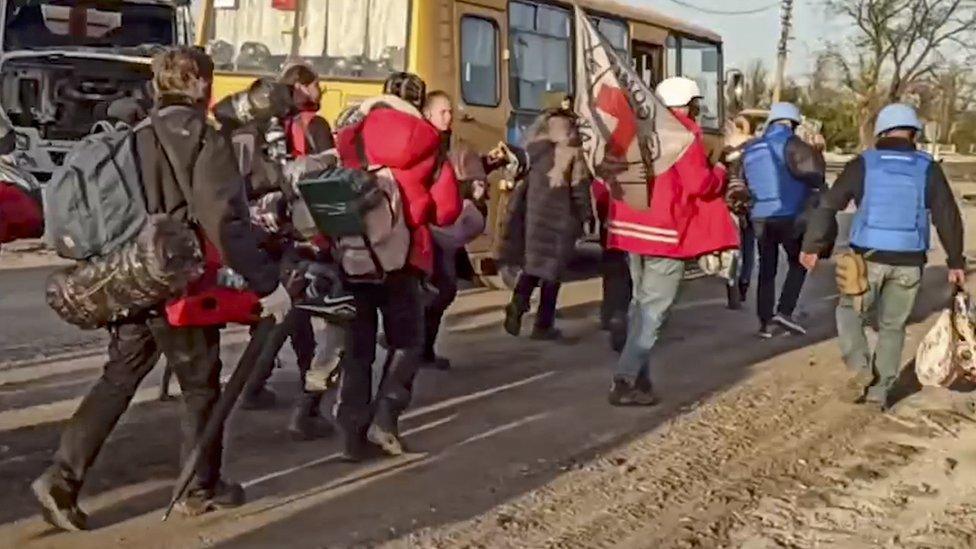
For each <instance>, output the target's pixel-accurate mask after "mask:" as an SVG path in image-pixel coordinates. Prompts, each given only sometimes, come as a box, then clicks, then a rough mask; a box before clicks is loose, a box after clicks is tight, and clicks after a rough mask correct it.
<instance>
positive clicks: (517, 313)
mask: <svg viewBox="0 0 976 549" xmlns="http://www.w3.org/2000/svg"><path fill="white" fill-rule="evenodd" d="M524 314H525V313H524V312H523V311H522V309H521V308H519V306H518V305H517V304H515V303H509V304H508V306H507V307H505V331H506V332H508V333H509V335H512V336H515V337H518V336H520V335H522V315H524Z"/></svg>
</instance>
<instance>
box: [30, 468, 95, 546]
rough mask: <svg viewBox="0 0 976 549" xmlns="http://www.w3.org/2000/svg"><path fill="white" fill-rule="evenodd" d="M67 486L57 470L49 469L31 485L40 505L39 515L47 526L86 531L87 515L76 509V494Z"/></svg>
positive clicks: (69, 530) (70, 530)
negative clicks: (41, 515)
mask: <svg viewBox="0 0 976 549" xmlns="http://www.w3.org/2000/svg"><path fill="white" fill-rule="evenodd" d="M67 484H68V483H67V482H66V481H64V480H63V479H62V477H61V475H60V474H59V473H58V471H57V469H55V468H54V467H51V468H48V470H46V471H44V474H42V475H41V476H40V477H38V478H37V480H35V481H34V482H32V483H31V491H33V492H34V497H35V498H37V502H38V503H40V504H41V513H42V514H43V516H44V520H45V521H46V522H47V523H48V524H50V525H51V526H54V527H55V528H60V529H61V530H66V531H68V532H77V531H79V530H86V529H87V528H88V515H86V514H85V513H84V512H82V510H81V509H79V508H78V494H77V492H75V491H74V490H72V489H70V488H68V486H67Z"/></svg>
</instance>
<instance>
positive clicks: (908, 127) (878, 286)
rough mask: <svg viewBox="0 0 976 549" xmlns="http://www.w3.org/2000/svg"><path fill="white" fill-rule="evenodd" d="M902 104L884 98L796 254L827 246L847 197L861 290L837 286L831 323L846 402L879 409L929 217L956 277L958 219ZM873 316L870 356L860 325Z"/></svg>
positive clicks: (959, 270) (958, 280)
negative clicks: (865, 146) (847, 372)
mask: <svg viewBox="0 0 976 549" xmlns="http://www.w3.org/2000/svg"><path fill="white" fill-rule="evenodd" d="M922 127H923V126H922V123H921V121H920V120H919V119H918V115H917V114H916V112H915V109H913V108H912V107H911V106H909V105H903V104H892V105H888V106H887V107H885V108H884V109H882V111H881V112H880V113H879V115H878V121H877V125H876V126H875V135H876V136H877V137H878V140H877V142H876V145H875V147H874V148H873V149H869V150H867V151H865V152H864V153H862V154H861V155H860V156H858V157H857V158H855V159H854V160H852V161H850V162H849V163H848V164H847V166H846V167H845V168H844V170H843V172H841V174H840V176H838V178H837V181H836V182H835V183H834V185H833V186H832V187H831V188H830V190H829V191H827V193H825V194H824V196H823V199H822V200H821V203H820V205H819V207H818V208H817V209H816V210H815V211H814V212H813V213H812V214H811V216H810V222H809V228H808V230H807V233H806V237H805V239H804V242H803V253H802V255H801V257H800V261H801V262H802V263H803V265H804V266H805V267H806V268H807V269H813V268H814V267H815V266H816V264H817V257H818V253H819V252H820V251H822V250H823V249H824V247H826V246H827V245H829V242H828V240H830V238H829V237H828V236H827V235H828V234H829V232H830V231H831V230H832V229H833V228H834V227H836V223H837V221H836V214H837V212H838V211H840V210H843V209H844V208H846V207H847V204H848V203H849V202H850V201H851V200H853V201H854V203H855V204H856V205H857V212H856V213H855V214H854V219H853V222H852V226H851V235H850V243H851V248H852V250H853V251H854V252H855V253H857V254H859V255H861V256H862V257H863V258H864V260H865V262H866V265H867V283H868V284H867V285H868V290H867V292H865V293H864V294H862V295H859V296H856V297H852V296H848V295H842V296H841V298H840V302H839V303H838V305H837V332H838V339H839V341H840V346H841V352H842V353H843V355H844V362H845V363H846V364H847V366H848V368H850V369H851V370H852V371H853V376H852V379H851V382H850V388H851V390H852V392H853V393H854V394H852V395H851V396H852V398H853V399H854V401H855V402H862V403H869V404H872V405H875V406H878V407H879V408H880V409H882V410H883V409H886V408H887V407H888V406H889V405H890V404H891V403H890V402H889V391H890V389H891V387H892V386H893V385H894V383H895V381H896V379H897V378H898V374H899V372H900V370H901V354H902V347H903V346H904V343H905V323H906V321H907V320H908V315H909V314H910V313H911V311H912V308H913V307H914V305H915V298H916V297H917V295H918V291H919V286H920V284H921V280H922V269H923V268H924V266H925V263H926V261H927V257H926V253H927V252H928V250H929V244H930V242H929V227H930V221H931V224H932V225H935V229H936V231H938V233H939V240H940V241H941V243H942V247H943V249H944V250H945V252H946V263H947V265H948V267H949V283H950V284H953V285H957V286H961V285H962V284H963V283H964V282H965V279H966V272H965V270H964V267H965V262H964V259H963V224H962V217H961V216H960V214H959V207H958V205H957V204H956V201H955V198H954V197H953V194H952V190H951V189H950V187H949V182H948V181H947V180H946V177H945V174H944V173H943V172H942V168H941V166H940V165H939V163H938V162H935V161H933V159H932V157H931V156H929V155H928V154H926V153H924V152H921V151H918V150H916V148H915V138H916V137H917V136H918V133H919V132H920V131H921V130H922ZM872 320H876V322H877V326H878V344H877V345H876V347H875V350H874V355H873V356H872V354H871V351H870V350H869V347H868V341H867V338H866V337H865V334H864V327H865V326H866V325H868V324H869V323H871V321H872Z"/></svg>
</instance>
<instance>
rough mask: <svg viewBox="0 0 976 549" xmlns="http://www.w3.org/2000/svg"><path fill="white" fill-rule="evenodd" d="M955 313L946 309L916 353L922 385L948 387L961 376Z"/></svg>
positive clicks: (917, 371)
mask: <svg viewBox="0 0 976 549" xmlns="http://www.w3.org/2000/svg"><path fill="white" fill-rule="evenodd" d="M952 317H953V311H950V310H948V309H946V310H945V311H942V314H941V315H939V319H938V320H936V322H935V326H932V329H931V330H929V333H927V334H925V337H924V338H923V339H922V342H921V343H920V344H919V346H918V350H916V351H915V374H916V375H917V376H918V381H919V383H921V384H922V385H926V386H932V387H948V386H949V385H951V384H952V382H953V381H955V380H956V378H957V377H958V376H959V368H958V366H957V365H956V347H957V345H956V343H957V337H956V333H955V329H954V328H953V318H952Z"/></svg>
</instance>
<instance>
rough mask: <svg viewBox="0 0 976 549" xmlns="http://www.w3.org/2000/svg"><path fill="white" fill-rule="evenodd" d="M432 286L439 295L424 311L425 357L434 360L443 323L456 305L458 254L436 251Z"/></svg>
mask: <svg viewBox="0 0 976 549" xmlns="http://www.w3.org/2000/svg"><path fill="white" fill-rule="evenodd" d="M430 282H431V284H432V285H433V286H434V288H435V289H436V290H437V295H436V296H434V299H432V300H431V302H430V303H428V304H427V307H426V309H425V310H424V349H423V351H424V355H426V356H427V357H430V358H433V357H434V356H435V352H434V346H435V344H436V343H437V334H438V333H439V332H440V329H441V322H442V321H443V319H444V313H445V312H446V311H447V308H448V307H450V306H451V303H454V300H455V299H456V298H457V293H458V277H457V260H456V254H455V253H453V252H451V251H450V250H442V249H441V248H440V247H435V249H434V273H433V275H432V276H431V278H430Z"/></svg>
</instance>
